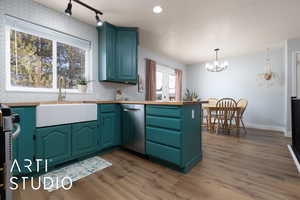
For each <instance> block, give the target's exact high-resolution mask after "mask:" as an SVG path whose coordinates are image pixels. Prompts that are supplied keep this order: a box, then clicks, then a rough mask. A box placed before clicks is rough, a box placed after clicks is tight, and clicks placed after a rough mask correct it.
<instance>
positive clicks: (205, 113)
mask: <svg viewBox="0 0 300 200" xmlns="http://www.w3.org/2000/svg"><path fill="white" fill-rule="evenodd" d="M207 101H208V104H209V105H216V104H217V102H218V99H217V98H208V100H207ZM202 112H203V120H204V121H203V125H204V127H205V128H207V129H208V130H212V129H213V128H214V127H208V126H209V125H212V124H213V123H209V121H208V111H207V110H203V111H202ZM210 114H211V117H212V119H213V120H214V117H215V113H210Z"/></svg>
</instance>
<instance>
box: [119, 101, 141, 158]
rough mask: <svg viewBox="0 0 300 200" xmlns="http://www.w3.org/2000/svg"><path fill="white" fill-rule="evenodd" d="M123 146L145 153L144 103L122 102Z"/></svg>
mask: <svg viewBox="0 0 300 200" xmlns="http://www.w3.org/2000/svg"><path fill="white" fill-rule="evenodd" d="M122 143H123V147H124V148H126V149H129V150H132V151H135V152H138V153H141V154H145V105H143V104H122Z"/></svg>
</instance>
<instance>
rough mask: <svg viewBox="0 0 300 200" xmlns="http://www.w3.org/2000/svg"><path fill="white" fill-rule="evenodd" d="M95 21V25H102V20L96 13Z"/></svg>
mask: <svg viewBox="0 0 300 200" xmlns="http://www.w3.org/2000/svg"><path fill="white" fill-rule="evenodd" d="M96 21H97V26H102V25H103V21H102V20H101V19H100V18H99V16H98V14H97V13H96Z"/></svg>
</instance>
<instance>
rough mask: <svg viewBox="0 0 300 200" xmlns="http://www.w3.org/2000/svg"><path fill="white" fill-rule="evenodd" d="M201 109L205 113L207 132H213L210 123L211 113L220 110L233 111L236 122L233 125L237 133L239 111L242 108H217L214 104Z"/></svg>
mask: <svg viewBox="0 0 300 200" xmlns="http://www.w3.org/2000/svg"><path fill="white" fill-rule="evenodd" d="M202 109H203V110H206V111H207V129H208V131H209V132H212V131H214V122H212V118H213V117H212V116H213V113H216V111H217V110H220V109H224V111H225V110H230V111H234V112H235V113H236V115H235V120H236V122H235V123H236V127H238V128H237V131H238V132H239V130H240V129H239V127H240V117H241V111H242V109H243V107H242V106H236V107H230V108H228V107H226V108H222V107H217V104H216V103H207V104H203V105H202Z"/></svg>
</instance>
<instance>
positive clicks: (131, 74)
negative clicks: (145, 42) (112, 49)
mask: <svg viewBox="0 0 300 200" xmlns="http://www.w3.org/2000/svg"><path fill="white" fill-rule="evenodd" d="M117 79H118V81H120V82H128V83H136V82H137V31H136V30H118V32H117Z"/></svg>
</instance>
